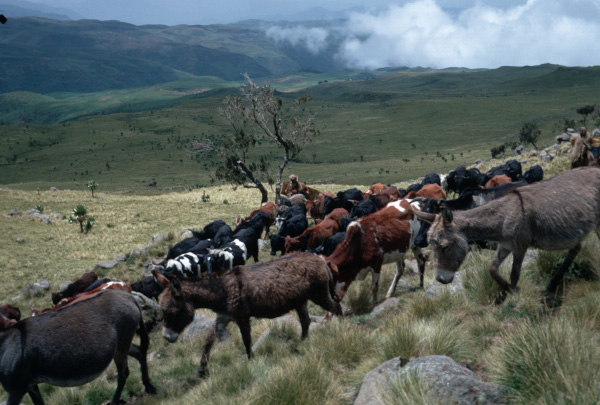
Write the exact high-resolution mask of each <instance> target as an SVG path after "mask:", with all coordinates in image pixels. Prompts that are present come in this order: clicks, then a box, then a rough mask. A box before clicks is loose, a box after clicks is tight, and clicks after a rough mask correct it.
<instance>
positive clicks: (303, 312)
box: [296, 301, 310, 339]
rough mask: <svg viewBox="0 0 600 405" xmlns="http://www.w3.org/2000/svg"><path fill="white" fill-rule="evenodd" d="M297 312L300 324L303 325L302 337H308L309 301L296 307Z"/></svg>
mask: <svg viewBox="0 0 600 405" xmlns="http://www.w3.org/2000/svg"><path fill="white" fill-rule="evenodd" d="M296 312H297V313H298V319H300V326H301V327H302V339H306V337H307V336H308V328H309V327H310V315H309V314H308V301H306V302H304V304H302V305H301V306H299V307H298V308H296Z"/></svg>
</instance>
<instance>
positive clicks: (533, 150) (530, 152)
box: [529, 149, 538, 156]
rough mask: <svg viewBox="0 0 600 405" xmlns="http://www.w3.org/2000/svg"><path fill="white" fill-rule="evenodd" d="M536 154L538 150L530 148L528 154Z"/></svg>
mask: <svg viewBox="0 0 600 405" xmlns="http://www.w3.org/2000/svg"><path fill="white" fill-rule="evenodd" d="M537 155H538V151H537V150H535V149H532V150H530V151H529V156H537Z"/></svg>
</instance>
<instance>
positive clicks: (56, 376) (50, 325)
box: [0, 290, 156, 405]
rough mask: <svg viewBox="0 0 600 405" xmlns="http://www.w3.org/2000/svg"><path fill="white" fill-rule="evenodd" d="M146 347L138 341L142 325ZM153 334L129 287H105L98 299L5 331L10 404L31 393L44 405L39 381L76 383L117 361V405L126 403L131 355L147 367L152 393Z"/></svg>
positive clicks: (2, 358) (0, 347)
mask: <svg viewBox="0 0 600 405" xmlns="http://www.w3.org/2000/svg"><path fill="white" fill-rule="evenodd" d="M138 328H139V330H138V332H139V334H140V346H137V345H134V344H132V339H133V336H134V335H135V333H136V329H138ZM147 349H148V334H147V332H146V329H145V327H144V322H143V320H142V314H141V312H140V309H139V307H138V306H137V304H136V302H135V299H134V298H133V296H132V295H131V294H130V293H127V292H124V291H112V290H109V291H104V292H100V293H98V295H96V296H94V297H93V298H90V299H87V300H84V301H79V302H77V303H73V304H71V305H68V306H66V307H64V308H60V309H57V310H55V311H50V312H47V313H44V314H41V315H39V316H36V317H31V318H26V319H23V320H21V321H19V322H18V323H17V324H16V325H14V326H12V327H10V328H8V329H6V330H4V331H0V382H2V387H3V388H4V390H5V391H6V392H8V401H7V405H17V404H19V403H20V402H21V399H22V398H23V396H24V395H25V394H26V393H27V394H29V396H30V397H31V400H32V401H33V403H34V404H36V405H40V404H44V400H43V398H42V395H41V393H40V390H39V388H38V386H37V384H39V383H42V382H43V383H48V384H52V385H58V386H61V387H74V386H78V385H82V384H85V383H87V382H90V381H92V380H93V379H95V378H96V377H98V376H99V375H100V374H102V372H103V371H104V370H105V369H106V368H107V367H108V365H109V364H110V362H111V361H113V360H114V362H115V365H116V366H117V389H116V391H115V394H114V396H113V398H112V401H111V404H118V403H120V402H119V400H120V398H121V392H122V391H123V387H124V386H125V381H126V380H127V376H128V375H129V368H128V367H127V355H130V356H132V357H135V358H136V359H137V360H138V361H139V362H140V366H141V369H142V380H143V382H144V386H145V388H146V392H148V393H152V394H153V393H156V389H155V388H154V386H152V384H151V383H150V378H149V377H148V367H147V364H146V352H147Z"/></svg>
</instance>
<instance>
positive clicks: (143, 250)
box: [129, 248, 148, 256]
mask: <svg viewBox="0 0 600 405" xmlns="http://www.w3.org/2000/svg"><path fill="white" fill-rule="evenodd" d="M146 255H148V248H141V249H133V250H132V251H131V252H130V253H129V256H146Z"/></svg>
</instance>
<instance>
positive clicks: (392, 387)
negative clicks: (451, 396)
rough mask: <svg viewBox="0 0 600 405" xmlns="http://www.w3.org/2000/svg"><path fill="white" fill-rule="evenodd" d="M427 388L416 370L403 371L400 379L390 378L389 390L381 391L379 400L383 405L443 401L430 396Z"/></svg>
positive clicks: (437, 403)
mask: <svg viewBox="0 0 600 405" xmlns="http://www.w3.org/2000/svg"><path fill="white" fill-rule="evenodd" d="M428 392H429V388H428V387H427V386H426V385H425V384H423V383H422V382H421V379H420V378H419V376H418V375H417V373H416V372H412V373H404V374H403V377H402V379H400V378H396V379H392V381H390V383H389V390H388V391H386V392H384V393H381V394H380V396H379V398H378V399H379V400H380V401H381V403H383V404H384V405H406V404H414V405H442V404H443V402H441V401H439V400H437V399H436V398H432V395H431V394H429V395H428Z"/></svg>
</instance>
